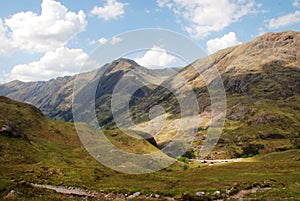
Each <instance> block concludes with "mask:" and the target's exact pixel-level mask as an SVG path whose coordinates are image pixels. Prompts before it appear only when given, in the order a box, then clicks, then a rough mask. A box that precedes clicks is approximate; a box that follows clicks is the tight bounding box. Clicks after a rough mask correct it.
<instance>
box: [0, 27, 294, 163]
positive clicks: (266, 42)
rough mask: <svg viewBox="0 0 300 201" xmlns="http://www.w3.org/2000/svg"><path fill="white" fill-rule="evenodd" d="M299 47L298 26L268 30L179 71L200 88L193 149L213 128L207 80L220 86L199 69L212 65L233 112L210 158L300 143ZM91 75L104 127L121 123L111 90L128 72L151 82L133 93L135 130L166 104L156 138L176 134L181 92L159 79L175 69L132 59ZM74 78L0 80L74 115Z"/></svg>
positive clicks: (8, 88)
mask: <svg viewBox="0 0 300 201" xmlns="http://www.w3.org/2000/svg"><path fill="white" fill-rule="evenodd" d="M299 47H300V33H299V32H294V31H286V32H282V33H268V34H265V35H263V36H260V37H258V38H256V39H255V40H253V41H250V42H248V43H245V44H242V45H238V46H235V47H231V48H227V49H224V50H221V51H218V52H217V53H215V54H213V55H210V56H209V57H206V58H202V59H199V60H197V61H195V62H194V63H192V64H191V65H189V66H187V67H185V68H183V69H181V70H180V71H179V74H180V75H181V76H182V77H184V78H185V80H187V83H188V84H189V86H191V88H192V89H193V91H194V92H195V94H196V97H197V100H198V104H199V108H200V112H199V118H201V120H202V121H201V125H200V126H199V128H198V134H197V140H196V142H195V143H194V144H193V146H192V150H191V151H192V152H193V153H195V154H196V155H197V152H198V151H199V150H200V147H201V144H202V142H203V141H204V140H205V139H206V137H207V136H206V134H207V129H208V127H209V126H210V121H209V118H210V115H211V102H210V94H209V91H208V88H209V87H207V86H209V85H212V84H214V80H215V77H214V75H212V74H209V77H206V78H205V79H206V80H205V79H203V77H202V76H201V75H199V71H200V72H203V74H205V72H209V71H210V70H211V68H212V67H216V68H217V69H218V71H219V73H220V75H221V77H222V80H223V84H224V89H225V91H226V96H227V99H226V101H227V115H226V120H225V126H224V129H223V134H222V136H221V139H220V140H219V143H218V145H217V147H216V148H215V150H214V151H213V152H212V153H211V154H210V157H211V158H225V157H240V156H247V155H249V154H250V155H251V154H257V153H264V152H270V151H274V150H277V151H280V150H286V149H290V148H294V147H297V146H299V141H300V112H299V111H300V66H299V61H300V59H299V58H300V48H299ZM130 71H132V73H129V72H130ZM91 73H95V75H96V76H95V77H94V79H93V80H91V81H90V83H89V84H87V86H89V85H90V84H97V85H98V88H97V91H96V95H95V103H96V105H95V106H96V111H97V117H98V120H99V124H100V125H101V126H102V127H104V128H106V129H112V128H115V124H114V120H113V117H112V114H111V110H110V102H111V95H112V93H113V90H114V87H115V86H116V84H117V83H118V82H119V81H120V79H122V77H123V76H124V75H126V76H128V77H126V80H127V81H128V82H127V83H128V86H126V87H135V86H144V87H142V88H140V89H139V90H138V91H137V92H136V93H134V94H133V96H132V97H131V103H130V111H131V115H132V119H133V120H134V122H135V123H136V126H135V127H133V128H135V129H139V130H142V131H145V132H148V133H150V134H152V133H151V132H152V131H151V128H150V127H149V125H150V123H149V118H148V114H149V110H150V108H151V107H153V106H154V105H161V106H164V109H165V110H166V112H167V114H168V115H169V116H168V118H167V120H166V124H165V126H164V127H163V128H162V130H161V131H160V132H159V133H156V136H155V138H156V141H157V143H158V145H159V146H161V147H163V146H165V145H166V144H167V143H168V142H169V141H170V140H171V139H172V138H173V137H174V129H175V128H176V126H177V125H178V121H179V117H180V106H179V104H178V101H177V99H176V96H175V95H174V94H172V93H171V91H168V90H167V89H166V88H164V87H160V86H159V85H160V84H161V83H163V85H165V86H166V85H169V84H171V83H172V82H174V79H175V77H176V75H175V73H176V71H174V70H172V69H164V70H150V69H147V68H144V67H142V66H140V65H138V64H137V63H135V62H134V61H132V60H128V59H118V60H115V61H113V62H111V63H110V64H106V65H104V66H103V67H101V68H99V69H98V70H96V72H95V71H94V72H91ZM88 74H89V73H87V75H88ZM100 78H101V79H100ZM123 79H124V78H123ZM74 80H75V76H73V77H63V78H57V79H53V80H50V81H47V82H29V83H24V82H20V81H13V82H10V83H7V84H3V85H0V95H3V96H7V97H10V98H12V99H16V100H19V101H23V102H28V103H31V104H33V105H35V106H37V107H38V108H39V109H40V110H41V111H42V112H43V113H44V114H45V115H46V116H47V117H49V118H52V119H59V120H64V121H72V119H73V118H72V109H71V104H72V93H73V90H72V89H73V84H74ZM207 82H208V83H207ZM157 86H158V87H157ZM82 90H86V89H85V88H83V89H82Z"/></svg>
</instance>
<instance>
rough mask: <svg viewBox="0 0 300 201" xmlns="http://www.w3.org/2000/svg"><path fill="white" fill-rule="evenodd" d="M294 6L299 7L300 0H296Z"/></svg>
mask: <svg viewBox="0 0 300 201" xmlns="http://www.w3.org/2000/svg"><path fill="white" fill-rule="evenodd" d="M293 6H294V7H296V8H299V7H300V0H294V2H293Z"/></svg>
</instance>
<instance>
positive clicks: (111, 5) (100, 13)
mask: <svg viewBox="0 0 300 201" xmlns="http://www.w3.org/2000/svg"><path fill="white" fill-rule="evenodd" d="M126 5H128V4H127V3H121V2H118V1H116V0H107V2H106V3H105V5H104V6H103V7H98V6H95V7H94V8H93V10H92V11H91V14H92V15H95V16H97V17H98V18H100V19H103V20H106V21H107V20H111V19H118V18H120V17H122V16H123V15H124V13H125V6H126Z"/></svg>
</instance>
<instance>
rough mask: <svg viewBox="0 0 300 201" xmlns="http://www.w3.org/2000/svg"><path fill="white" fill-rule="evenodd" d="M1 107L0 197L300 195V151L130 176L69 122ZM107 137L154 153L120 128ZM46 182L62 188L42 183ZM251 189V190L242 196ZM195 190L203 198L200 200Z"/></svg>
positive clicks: (19, 106)
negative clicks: (91, 149)
mask: <svg viewBox="0 0 300 201" xmlns="http://www.w3.org/2000/svg"><path fill="white" fill-rule="evenodd" d="M0 111H1V112H0V122H1V126H0V128H1V130H0V156H1V157H0V175H1V176H0V199H1V200H24V201H25V200H26V201H27V200H82V199H88V200H99V199H100V200H107V199H117V198H118V199H125V198H126V197H129V196H131V195H134V193H138V192H140V193H139V195H138V197H137V198H136V199H137V200H144V199H146V198H148V199H150V200H170V199H172V198H175V199H176V200H192V199H195V200H198V199H200V198H201V199H202V198H203V199H205V200H211V199H234V197H238V198H243V197H245V198H251V197H256V198H259V199H265V198H267V199H270V198H271V199H294V198H295V199H298V198H299V196H300V194H299V191H298V188H299V185H298V183H299V179H298V178H299V173H300V171H299V150H290V151H286V152H277V153H272V154H267V155H260V156H257V157H254V158H252V159H247V160H244V161H241V162H237V163H228V164H219V165H218V164H215V165H213V164H210V165H208V164H207V163H200V162H193V163H189V162H186V163H182V162H178V163H175V164H174V165H172V166H170V167H168V168H165V169H163V170H161V171H159V172H154V173H151V174H141V175H130V174H124V173H120V172H116V171H113V170H111V169H109V168H106V167H104V166H103V165H101V164H99V163H98V162H97V161H96V160H94V159H93V158H92V157H91V156H90V155H89V154H88V153H87V151H85V149H84V148H83V147H82V146H81V145H80V141H79V139H78V137H77V135H76V132H75V130H74V127H73V125H72V123H64V122H57V121H52V120H48V119H46V118H45V117H44V116H43V114H42V113H41V112H40V110H38V109H37V108H36V107H34V106H32V105H29V104H27V103H21V102H17V101H14V100H11V99H8V98H5V97H0ZM8 122H9V123H8ZM8 127H11V128H12V129H7V128H8ZM105 134H106V136H107V138H108V139H109V140H110V141H111V142H112V143H114V144H115V145H116V146H118V147H119V148H122V149H124V151H127V152H133V153H149V152H153V151H155V147H153V146H152V145H150V144H149V143H148V142H145V141H138V140H136V139H129V137H128V136H127V135H124V134H122V133H121V132H120V131H118V130H114V131H107V132H105ZM135 140H136V141H135ZM199 175H201V177H199ZM249 175H251V177H249ZM45 185H48V187H49V188H50V187H51V189H60V190H63V191H62V192H65V193H57V192H55V191H54V190H47V189H43V188H41V187H40V186H45ZM257 189H259V191H258V190H257ZM249 190H251V192H252V191H253V192H252V193H247V194H246V193H243V195H242V196H241V195H240V194H242V192H248V191H249ZM216 191H220V193H218V194H216V193H215V192H216ZM66 192H71V193H66ZM199 192H204V195H202V196H201V197H199V196H198V194H199ZM128 199H129V198H128Z"/></svg>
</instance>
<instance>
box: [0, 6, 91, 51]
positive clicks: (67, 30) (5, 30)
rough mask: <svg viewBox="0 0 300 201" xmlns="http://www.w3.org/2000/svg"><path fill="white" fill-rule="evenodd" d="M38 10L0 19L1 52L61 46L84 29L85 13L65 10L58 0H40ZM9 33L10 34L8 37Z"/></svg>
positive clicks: (46, 49) (37, 49)
mask: <svg viewBox="0 0 300 201" xmlns="http://www.w3.org/2000/svg"><path fill="white" fill-rule="evenodd" d="M41 9H42V11H41V14H40V15H39V14H37V13H34V12H31V11H28V12H19V13H16V14H14V15H12V16H10V17H9V18H6V19H4V23H3V22H2V20H1V21H0V41H1V42H3V41H4V43H3V44H1V49H0V53H5V49H6V50H7V49H9V50H12V49H21V50H25V51H29V52H46V51H50V50H53V49H56V48H59V47H62V46H64V45H65V44H67V43H68V41H69V40H70V39H71V38H72V37H74V36H75V35H77V34H78V33H79V32H82V31H84V30H85V27H86V25H87V21H86V16H85V13H84V12H83V11H82V10H80V11H79V12H78V13H74V12H71V11H68V9H67V8H66V7H65V6H63V5H62V4H61V3H59V2H56V1H54V0H43V2H42V4H41ZM7 36H9V37H7Z"/></svg>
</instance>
